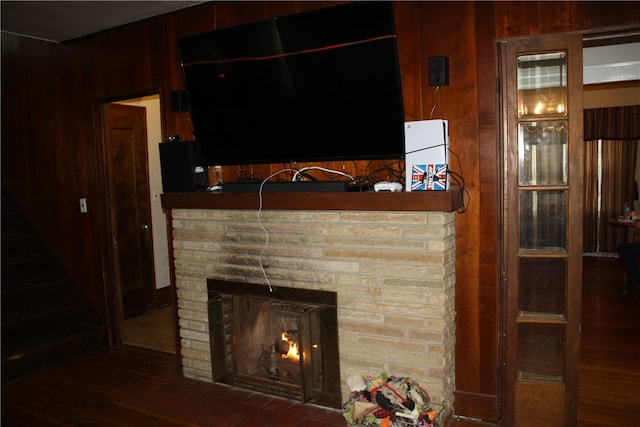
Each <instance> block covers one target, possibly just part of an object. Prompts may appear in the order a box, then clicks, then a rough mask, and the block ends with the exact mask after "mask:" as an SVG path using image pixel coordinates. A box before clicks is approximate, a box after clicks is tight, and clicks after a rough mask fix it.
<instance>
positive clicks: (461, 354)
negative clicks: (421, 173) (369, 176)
mask: <svg viewBox="0 0 640 427" xmlns="http://www.w3.org/2000/svg"><path fill="white" fill-rule="evenodd" d="M333 4H335V3H331V2H307V1H296V2H222V3H215V2H214V3H207V4H204V5H200V6H196V7H193V8H190V9H187V10H184V11H181V12H178V13H174V14H171V15H166V16H162V17H158V18H154V19H149V20H146V21H143V22H140V23H135V24H131V25H127V26H124V27H120V28H118V29H114V30H109V31H105V32H102V33H99V34H96V35H93V36H89V37H86V38H83V39H79V40H76V41H73V42H70V43H67V44H64V45H57V44H52V43H47V42H43V41H39V40H32V39H27V38H21V37H17V36H14V35H8V34H2V180H3V185H5V186H6V187H7V188H8V189H9V190H10V192H11V193H12V194H13V195H14V197H15V198H16V199H17V201H18V203H19V204H20V206H22V208H23V209H24V210H25V212H26V214H27V215H28V216H29V217H30V218H31V220H32V222H33V223H34V225H35V226H36V227H37V228H38V229H39V231H40V232H41V234H42V235H43V237H44V238H45V239H46V241H47V242H48V243H49V245H50V246H51V247H52V248H53V249H54V250H55V252H56V253H57V254H58V256H59V258H60V260H61V261H62V262H63V263H64V265H66V267H67V268H68V269H69V272H70V273H71V275H72V277H73V278H74V279H75V281H76V282H77V283H78V285H79V286H80V287H81V288H82V289H83V290H84V291H85V293H86V295H87V296H88V297H89V299H90V300H91V302H92V303H93V305H94V306H95V307H96V309H97V310H98V311H100V312H102V313H105V314H108V311H109V310H110V307H111V306H112V303H111V302H110V299H112V298H114V296H113V295H110V294H109V292H107V293H106V295H105V290H107V291H108V290H109V289H110V286H109V285H108V283H106V282H107V281H109V280H110V278H111V276H110V273H109V272H110V265H109V254H108V251H109V247H110V245H109V242H108V226H107V224H108V219H107V218H106V216H105V212H106V206H105V179H104V161H103V158H102V152H101V147H102V145H101V141H100V139H101V133H100V131H99V128H98V129H96V123H99V121H98V116H99V110H98V109H96V105H99V101H106V100H115V99H118V98H123V97H128V96H130V95H136V94H139V93H143V92H147V91H158V92H159V93H160V95H161V110H162V130H163V136H164V137H165V138H166V137H168V136H170V135H175V134H179V135H181V136H182V137H183V138H185V139H188V138H190V137H191V124H190V121H189V115H188V113H172V112H171V109H170V103H169V99H170V98H169V93H170V92H171V91H172V90H178V89H183V88H184V85H183V82H182V74H181V71H180V66H179V61H178V52H177V48H176V43H175V40H176V38H177V37H180V36H185V35H189V34H196V33H200V32H204V31H209V30H212V29H216V28H222V27H227V26H231V25H235V24H241V23H244V22H249V21H255V20H259V19H262V18H265V17H271V16H277V15H283V14H289V13H294V12H299V11H303V10H310V9H315V8H319V7H324V6H329V5H333ZM394 11H395V18H396V27H397V33H398V46H399V51H400V68H401V72H402V83H403V91H404V99H405V111H406V119H407V120H421V119H429V118H439V117H442V118H445V119H447V120H449V124H450V138H451V148H452V150H453V151H454V152H455V153H456V155H455V156H453V157H452V159H453V160H452V168H453V169H454V170H455V171H457V172H458V173H461V174H463V175H464V179H465V183H466V189H467V191H468V199H467V205H468V210H467V212H466V213H464V214H459V215H458V216H457V223H456V226H457V236H458V237H457V241H456V247H457V249H456V257H457V265H456V269H457V286H456V287H457V299H456V308H457V333H456V334H457V335H456V337H457V343H458V344H457V346H458V351H457V360H456V373H457V375H456V389H457V390H458V392H457V394H456V402H455V411H456V413H457V414H460V415H464V416H468V417H473V418H482V419H485V420H496V419H497V418H499V413H500V411H499V406H500V405H499V400H500V387H499V376H498V369H499V342H500V341H499V339H500V334H499V333H500V317H499V289H500V272H499V263H498V260H499V251H500V242H499V236H498V230H499V217H500V198H499V195H500V174H499V170H498V169H499V168H500V163H499V161H498V153H499V143H498V134H499V123H497V120H498V116H497V113H496V110H497V105H496V87H497V85H496V80H495V78H496V70H495V65H494V64H495V40H496V39H502V38H508V37H522V36H535V35H541V34H550V33H560V32H569V31H593V30H596V29H599V28H600V29H602V28H604V27H616V26H631V25H636V26H637V25H640V3H637V2H547V1H540V2H519V1H499V2H488V1H486V2H485V1H483V2H457V1H456V2H422V1H421V2H396V3H394ZM363 19H366V17H363ZM357 24H358V23H357V22H355V23H354V25H357ZM437 55H445V56H448V57H449V60H450V85H449V86H447V87H441V88H440V89H439V90H436V89H435V88H433V87H430V86H429V85H428V67H427V60H428V57H430V56H437ZM457 159H459V163H458V160H457ZM81 197H86V198H87V200H88V207H89V212H88V213H87V214H80V211H79V208H78V199H79V198H81Z"/></svg>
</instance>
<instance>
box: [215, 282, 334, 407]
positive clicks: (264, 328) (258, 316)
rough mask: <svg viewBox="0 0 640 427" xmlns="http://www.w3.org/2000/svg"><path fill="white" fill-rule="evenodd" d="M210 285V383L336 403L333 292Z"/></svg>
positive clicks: (309, 400) (329, 403) (242, 285)
mask: <svg viewBox="0 0 640 427" xmlns="http://www.w3.org/2000/svg"><path fill="white" fill-rule="evenodd" d="M209 286H210V287H209V291H210V294H209V295H210V299H209V302H208V306H209V329H210V336H211V362H212V367H213V377H214V380H215V381H218V382H224V383H227V384H230V385H233V386H238V387H242V388H247V389H250V390H255V391H259V392H263V393H266V394H271V395H275V396H279V397H284V398H288V399H294V400H298V401H302V402H314V403H318V404H321V405H325V406H331V407H336V405H339V404H340V401H339V398H340V382H339V378H340V377H339V365H338V357H337V355H338V352H337V350H338V347H337V317H336V306H335V295H334V294H333V293H327V292H324V291H310V290H295V289H290V288H275V287H274V289H275V292H274V293H271V292H266V291H265V290H264V289H263V288H265V287H261V286H259V285H251V284H233V283H229V282H223V281H213V280H210V281H209ZM214 288H215V289H214ZM314 299H315V300H317V301H318V302H317V303H314V302H313V300H314ZM327 302H330V303H331V304H329V305H327V304H326V303H327Z"/></svg>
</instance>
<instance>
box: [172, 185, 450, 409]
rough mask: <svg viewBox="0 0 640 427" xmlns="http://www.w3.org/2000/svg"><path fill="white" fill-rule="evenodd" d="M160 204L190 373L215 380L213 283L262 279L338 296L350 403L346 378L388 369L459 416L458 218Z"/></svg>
mask: <svg viewBox="0 0 640 427" xmlns="http://www.w3.org/2000/svg"><path fill="white" fill-rule="evenodd" d="M208 196H210V197H211V196H212V197H216V196H215V195H208ZM256 197H257V196H256ZM163 205H166V206H165V207H167V206H168V207H170V208H171V210H170V211H169V217H170V218H171V219H170V222H171V223H170V231H171V234H172V245H173V256H174V258H173V267H174V272H175V286H176V294H177V307H178V317H179V334H180V339H181V346H182V364H183V373H184V375H185V376H187V377H189V378H194V379H198V380H202V381H208V382H211V381H213V370H212V355H211V348H210V334H209V324H208V313H207V299H208V295H207V279H219V280H228V281H237V282H246V283H253V284H261V285H264V286H267V283H266V279H265V277H264V275H265V274H266V276H267V278H268V279H269V281H270V283H271V284H272V285H273V286H279V287H292V288H299V289H318V290H324V291H331V292H336V293H337V307H338V310H337V311H338V316H337V317H338V331H339V332H338V341H339V369H340V385H341V395H342V400H343V401H344V400H346V398H347V397H348V395H349V387H348V385H347V380H348V378H349V377H351V376H353V375H363V374H371V375H379V374H380V373H382V372H386V373H387V374H389V375H396V376H409V377H411V378H412V379H414V380H416V381H417V382H418V383H419V384H420V385H421V386H422V387H423V388H424V389H425V390H427V391H428V393H429V394H430V395H431V398H432V400H433V401H434V402H440V403H444V404H445V405H446V406H447V412H449V413H451V412H452V406H453V392H454V386H455V384H454V379H455V366H454V363H455V355H454V350H455V307H454V300H455V213H454V212H448V211H414V210H410V211H377V210H339V209H333V210H317V209H310V210H305V209H294V210H286V209H282V210H280V209H278V210H273V209H268V210H263V211H262V212H261V213H260V214H258V211H257V210H253V209H245V208H242V209H232V208H228V207H225V208H218V206H217V205H215V206H214V208H209V207H208V206H209V204H207V203H204V204H203V203H196V204H195V206H194V207H193V208H182V207H181V205H183V204H182V203H171V202H169V203H167V201H166V200H164V199H163ZM201 205H202V206H205V208H201V207H200V206H201ZM258 216H260V218H258ZM265 230H266V232H267V233H268V245H266V247H265V241H266V236H267V235H266V234H265ZM261 252H263V255H262V257H261V255H260V254H261ZM260 260H261V263H262V267H264V268H262V267H261V264H260Z"/></svg>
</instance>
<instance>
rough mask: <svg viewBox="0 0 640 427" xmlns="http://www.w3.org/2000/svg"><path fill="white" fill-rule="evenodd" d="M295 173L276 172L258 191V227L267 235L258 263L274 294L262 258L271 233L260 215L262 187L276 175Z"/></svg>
mask: <svg viewBox="0 0 640 427" xmlns="http://www.w3.org/2000/svg"><path fill="white" fill-rule="evenodd" d="M291 171H293V169H282V170H279V171H278V172H274V173H272V174H271V175H269V176H268V177H266V178H265V179H264V180H263V181H262V182H261V183H260V189H259V190H258V197H259V200H260V204H259V206H258V225H260V228H262V231H263V232H264V234H265V236H266V237H265V242H264V246H263V247H262V250H261V251H260V256H259V257H258V263H259V264H260V269H261V270H262V275H263V276H264V280H266V282H267V285H268V286H269V292H273V288H272V287H271V281H270V280H269V278H268V277H267V272H266V270H265V269H264V265H263V264H262V256H263V255H264V251H265V250H266V249H267V246H268V245H269V232H268V231H267V229H266V228H265V226H264V225H262V221H261V220H260V215H261V214H262V187H264V184H265V183H266V182H267V181H269V180H270V179H271V178H273V177H274V176H276V175H279V174H281V173H284V172H291Z"/></svg>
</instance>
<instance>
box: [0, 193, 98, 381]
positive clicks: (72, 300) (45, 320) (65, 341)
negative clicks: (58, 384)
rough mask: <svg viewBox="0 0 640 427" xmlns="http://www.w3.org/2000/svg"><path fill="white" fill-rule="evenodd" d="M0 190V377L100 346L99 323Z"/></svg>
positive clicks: (27, 223)
mask: <svg viewBox="0 0 640 427" xmlns="http://www.w3.org/2000/svg"><path fill="white" fill-rule="evenodd" d="M98 319H99V318H98V316H97V314H96V313H95V312H94V310H93V309H92V307H91V306H90V305H89V304H88V302H87V301H86V299H85V298H84V296H83V295H82V293H81V292H80V291H79V290H78V289H77V288H76V287H75V285H74V284H73V283H72V282H71V281H70V279H69V278H68V276H67V274H66V272H65V271H64V269H63V268H62V267H61V265H60V264H59V263H58V261H57V259H56V258H55V257H54V256H53V254H52V253H51V251H50V250H49V249H48V247H47V246H46V245H45V244H44V242H43V241H42V240H41V239H40V238H39V236H38V235H37V234H36V232H35V231H34V230H33V228H32V227H31V225H30V224H29V222H28V221H27V220H26V218H25V217H24V216H23V214H22V213H21V212H20V210H19V209H18V207H17V205H16V204H15V203H14V201H13V200H12V199H11V198H10V197H9V196H8V194H7V193H6V191H4V190H3V191H2V380H3V381H6V380H10V379H12V378H16V377H19V376H21V375H24V374H26V373H29V372H31V371H33V370H35V369H38V368H40V367H42V366H46V365H49V364H52V363H56V362H58V361H61V360H63V359H65V358H68V357H70V356H74V355H77V354H82V353H86V352H89V351H93V350H96V349H99V348H104V347H105V346H106V332H105V327H104V326H102V325H100V322H99V320H98Z"/></svg>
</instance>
